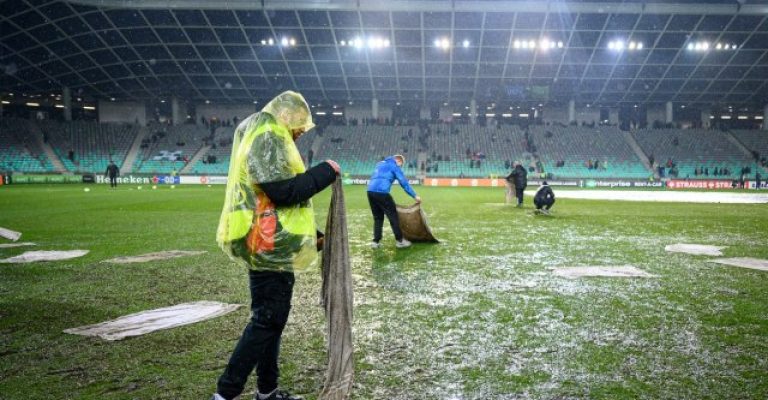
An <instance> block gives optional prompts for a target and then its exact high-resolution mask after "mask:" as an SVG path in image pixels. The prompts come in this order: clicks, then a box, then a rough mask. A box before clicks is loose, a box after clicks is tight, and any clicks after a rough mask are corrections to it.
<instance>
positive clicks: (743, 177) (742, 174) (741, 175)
mask: <svg viewBox="0 0 768 400" xmlns="http://www.w3.org/2000/svg"><path fill="white" fill-rule="evenodd" d="M745 176H746V173H744V171H743V170H742V171H741V174H740V175H739V189H744V180H745Z"/></svg>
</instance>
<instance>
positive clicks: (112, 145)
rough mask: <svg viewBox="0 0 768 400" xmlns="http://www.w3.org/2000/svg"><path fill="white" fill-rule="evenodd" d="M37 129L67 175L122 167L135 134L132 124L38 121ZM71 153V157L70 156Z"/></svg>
mask: <svg viewBox="0 0 768 400" xmlns="http://www.w3.org/2000/svg"><path fill="white" fill-rule="evenodd" d="M39 126H40V129H41V130H42V132H43V134H44V135H45V136H46V137H47V139H48V142H49V143H50V144H51V147H52V148H53V151H54V152H55V153H56V155H57V156H58V157H59V159H60V160H61V161H62V163H64V167H65V168H66V169H67V171H69V172H75V173H95V174H103V173H104V171H105V170H106V169H107V165H109V162H110V161H114V162H115V163H116V164H117V165H122V163H123V160H125V156H126V154H127V153H128V149H129V148H130V146H131V143H132V142H133V139H134V138H135V137H136V134H137V133H138V131H139V127H138V126H136V125H133V124H113V123H95V122H82V121H77V122H55V121H40V122H39ZM70 152H71V154H70Z"/></svg>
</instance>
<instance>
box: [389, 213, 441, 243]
mask: <svg viewBox="0 0 768 400" xmlns="http://www.w3.org/2000/svg"><path fill="white" fill-rule="evenodd" d="M397 215H398V217H399V219H400V230H402V231H403V237H404V238H406V239H408V240H410V241H411V242H427V243H438V242H439V241H438V240H437V239H436V238H435V236H434V235H433V234H432V230H430V229H429V224H427V216H426V215H424V211H423V210H422V209H421V204H418V203H417V204H413V205H410V206H402V205H399V204H398V205H397Z"/></svg>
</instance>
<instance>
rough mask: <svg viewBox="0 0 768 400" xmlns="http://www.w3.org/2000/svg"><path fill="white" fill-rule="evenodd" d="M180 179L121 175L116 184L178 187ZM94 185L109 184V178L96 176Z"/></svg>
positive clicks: (175, 177)
mask: <svg viewBox="0 0 768 400" xmlns="http://www.w3.org/2000/svg"><path fill="white" fill-rule="evenodd" d="M180 181H181V179H180V177H178V176H170V175H132V174H129V175H123V176H118V177H117V183H118V184H124V185H135V184H139V185H141V184H144V185H150V184H155V185H178V184H179V183H180ZM96 183H109V178H107V177H105V176H104V175H96Z"/></svg>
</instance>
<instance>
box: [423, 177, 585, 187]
mask: <svg viewBox="0 0 768 400" xmlns="http://www.w3.org/2000/svg"><path fill="white" fill-rule="evenodd" d="M505 182H506V181H505V180H504V179H489V178H427V179H425V180H424V185H426V186H437V187H446V186H448V187H504V186H505ZM547 183H549V184H550V185H552V186H579V185H580V181H557V180H551V181H547ZM540 184H541V181H539V180H530V181H528V185H540Z"/></svg>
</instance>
